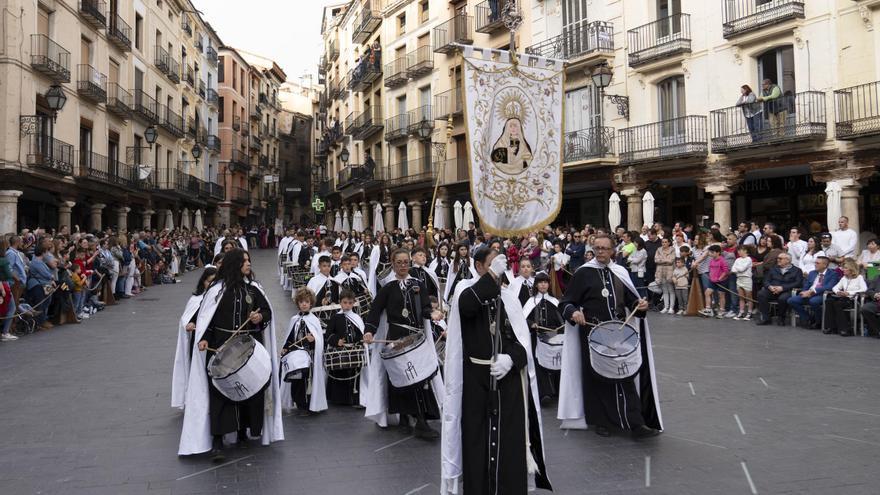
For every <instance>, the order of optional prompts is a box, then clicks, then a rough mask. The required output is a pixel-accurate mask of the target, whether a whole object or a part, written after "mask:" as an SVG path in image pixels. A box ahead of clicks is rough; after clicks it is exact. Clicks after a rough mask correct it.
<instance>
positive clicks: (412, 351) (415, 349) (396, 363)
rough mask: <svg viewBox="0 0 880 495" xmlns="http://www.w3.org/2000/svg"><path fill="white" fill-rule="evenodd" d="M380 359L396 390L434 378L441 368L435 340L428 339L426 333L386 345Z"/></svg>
mask: <svg viewBox="0 0 880 495" xmlns="http://www.w3.org/2000/svg"><path fill="white" fill-rule="evenodd" d="M379 357H381V358H382V360H383V362H384V363H385V370H386V371H387V372H388V380H389V381H390V382H391V385H393V386H394V387H395V388H406V387H409V386H412V385H416V384H417V383H420V382H422V381H424V380H426V379H428V378H430V377H432V376H434V374H435V373H436V372H437V369H438V367H439V364H438V362H437V349H436V348H435V347H434V339H432V338H426V337H425V332H424V331H422V332H418V333H413V334H410V335H407V336H406V337H403V338H401V339H398V340H395V341H394V342H392V343H390V344H387V345H385V346H384V348H382V350H381V351H380V352H379Z"/></svg>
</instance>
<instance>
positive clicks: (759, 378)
mask: <svg viewBox="0 0 880 495" xmlns="http://www.w3.org/2000/svg"><path fill="white" fill-rule="evenodd" d="M758 380H761V383H763V384H764V386H765V387H767V388H770V385H767V380H765V379H764V378H763V377H760V376H759V377H758Z"/></svg>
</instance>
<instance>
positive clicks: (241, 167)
mask: <svg viewBox="0 0 880 495" xmlns="http://www.w3.org/2000/svg"><path fill="white" fill-rule="evenodd" d="M229 163H230V164H232V166H233V168H234V169H235V170H234V171H237V172H246V171H248V170H250V169H251V161H250V158H249V157H248V155H247V153H245V152H244V151H241V150H237V149H235V150H232V158H231V159H230V160H229Z"/></svg>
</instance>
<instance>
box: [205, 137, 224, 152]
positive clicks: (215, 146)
mask: <svg viewBox="0 0 880 495" xmlns="http://www.w3.org/2000/svg"><path fill="white" fill-rule="evenodd" d="M220 146H221V142H220V138H219V137H217V136H215V135H214V134H210V135H208V143H207V145H206V146H205V147H206V148H208V152H210V153H220Z"/></svg>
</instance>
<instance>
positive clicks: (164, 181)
mask: <svg viewBox="0 0 880 495" xmlns="http://www.w3.org/2000/svg"><path fill="white" fill-rule="evenodd" d="M179 172H180V170H178V169H177V168H173V167H161V168H157V169H156V170H154V171H153V189H155V190H157V191H165V192H172V193H174V192H182V191H181V190H182V189H183V185H182V184H180V181H179V179H180V177H179Z"/></svg>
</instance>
